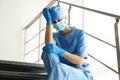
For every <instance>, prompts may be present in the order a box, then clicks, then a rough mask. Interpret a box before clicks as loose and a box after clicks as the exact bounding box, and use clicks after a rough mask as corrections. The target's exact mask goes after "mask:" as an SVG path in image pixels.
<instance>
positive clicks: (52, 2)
mask: <svg viewBox="0 0 120 80" xmlns="http://www.w3.org/2000/svg"><path fill="white" fill-rule="evenodd" d="M55 2H57V1H56V0H53V1H51V2H50V3H49V4H48V5H47V6H51V5H52V4H54V3H55ZM58 2H61V3H64V4H68V5H71V6H75V7H79V8H82V9H84V10H88V11H91V12H95V13H99V14H103V15H106V16H110V17H114V18H116V19H120V16H119V15H115V14H111V13H107V12H103V11H99V10H95V9H91V8H87V7H83V6H79V5H75V4H71V3H67V2H63V1H59V0H58ZM41 14H42V12H40V13H39V14H38V15H37V16H36V17H35V18H34V19H33V20H32V21H31V22H30V23H29V24H28V25H27V26H26V27H25V28H24V29H27V28H29V27H30V26H31V25H32V24H33V23H34V22H35V21H36V20H38V19H39V18H40V15H41Z"/></svg>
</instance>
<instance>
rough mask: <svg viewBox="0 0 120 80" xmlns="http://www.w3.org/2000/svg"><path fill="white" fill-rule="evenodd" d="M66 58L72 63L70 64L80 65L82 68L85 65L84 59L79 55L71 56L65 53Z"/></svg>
mask: <svg viewBox="0 0 120 80" xmlns="http://www.w3.org/2000/svg"><path fill="white" fill-rule="evenodd" d="M64 57H65V58H66V59H67V60H68V61H70V62H72V63H74V64H76V65H80V66H81V65H82V64H83V61H84V57H82V56H78V55H75V54H71V53H69V52H65V54H64Z"/></svg>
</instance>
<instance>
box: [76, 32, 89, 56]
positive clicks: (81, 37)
mask: <svg viewBox="0 0 120 80" xmlns="http://www.w3.org/2000/svg"><path fill="white" fill-rule="evenodd" d="M77 35H78V44H77V47H76V54H77V55H80V56H84V57H85V58H87V51H86V39H85V32H84V31H83V30H80V32H79V34H77Z"/></svg>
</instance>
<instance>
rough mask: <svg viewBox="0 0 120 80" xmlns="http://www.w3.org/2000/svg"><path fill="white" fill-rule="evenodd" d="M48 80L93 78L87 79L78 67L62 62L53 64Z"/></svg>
mask: <svg viewBox="0 0 120 80" xmlns="http://www.w3.org/2000/svg"><path fill="white" fill-rule="evenodd" d="M49 80H93V79H88V78H87V76H86V75H85V74H84V72H83V71H82V70H80V69H76V68H73V67H71V66H68V65H66V64H63V63H58V64H57V65H55V66H54V68H53V70H52V72H51V75H50V77H49Z"/></svg>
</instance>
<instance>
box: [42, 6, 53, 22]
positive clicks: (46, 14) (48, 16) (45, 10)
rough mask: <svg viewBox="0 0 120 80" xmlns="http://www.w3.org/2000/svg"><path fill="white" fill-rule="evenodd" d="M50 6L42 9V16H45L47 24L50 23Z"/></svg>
mask: <svg viewBox="0 0 120 80" xmlns="http://www.w3.org/2000/svg"><path fill="white" fill-rule="evenodd" d="M49 10H50V8H47V7H46V8H44V9H43V16H44V17H45V19H46V21H47V24H52V18H51V15H50V12H49Z"/></svg>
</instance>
